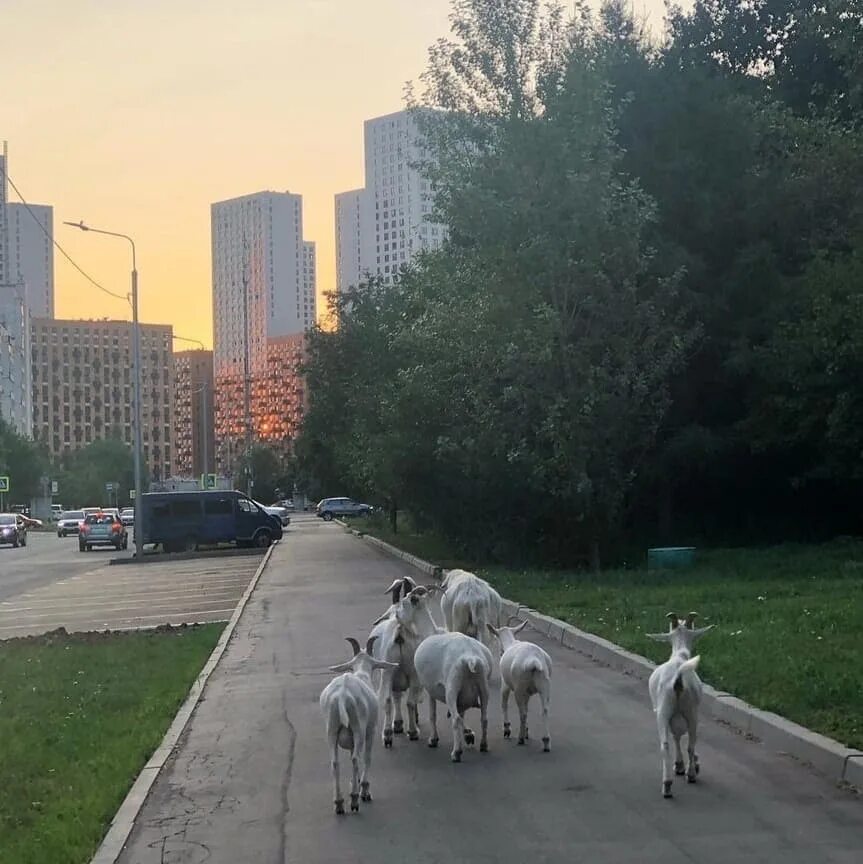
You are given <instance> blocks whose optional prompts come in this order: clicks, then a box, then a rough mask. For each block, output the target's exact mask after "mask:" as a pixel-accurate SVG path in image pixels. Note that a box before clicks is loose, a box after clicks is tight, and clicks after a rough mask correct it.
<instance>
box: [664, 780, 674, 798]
mask: <svg viewBox="0 0 863 864" xmlns="http://www.w3.org/2000/svg"><path fill="white" fill-rule="evenodd" d="M662 797H663V798H671V797H673V796H672V794H671V781H670V780H665V781H664V782H663V784H662Z"/></svg>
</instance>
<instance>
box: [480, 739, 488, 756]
mask: <svg viewBox="0 0 863 864" xmlns="http://www.w3.org/2000/svg"><path fill="white" fill-rule="evenodd" d="M479 752H480V753H488V742H486V741H480V744H479Z"/></svg>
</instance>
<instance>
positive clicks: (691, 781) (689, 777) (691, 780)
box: [686, 774, 695, 783]
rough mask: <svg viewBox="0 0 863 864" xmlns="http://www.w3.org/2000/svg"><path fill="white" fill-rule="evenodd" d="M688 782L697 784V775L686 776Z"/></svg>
mask: <svg viewBox="0 0 863 864" xmlns="http://www.w3.org/2000/svg"><path fill="white" fill-rule="evenodd" d="M686 782H687V783H694V782H695V775H694V774H687V775H686Z"/></svg>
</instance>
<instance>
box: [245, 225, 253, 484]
mask: <svg viewBox="0 0 863 864" xmlns="http://www.w3.org/2000/svg"><path fill="white" fill-rule="evenodd" d="M250 387H251V380H250V375H249V245H248V241H247V240H246V234H245V232H243V414H244V422H245V430H246V494H247V495H248V496H249V497H251V495H252V487H253V485H254V484H253V481H252V405H251V403H252V399H251V393H250Z"/></svg>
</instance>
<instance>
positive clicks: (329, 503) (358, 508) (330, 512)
mask: <svg viewBox="0 0 863 864" xmlns="http://www.w3.org/2000/svg"><path fill="white" fill-rule="evenodd" d="M373 510H374V508H373V507H372V506H371V505H370V504H360V503H359V502H358V501H354V500H352V499H351V498H324V499H322V500H321V501H319V502H318V506H317V507H316V508H315V512H316V513H317V515H318V516H319V517H320V518H321V519H323V520H324V522H330V521H332V520H333V519H334V518H335V517H336V516H368V515H369V514H370V513H371V512H372V511H373Z"/></svg>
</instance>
